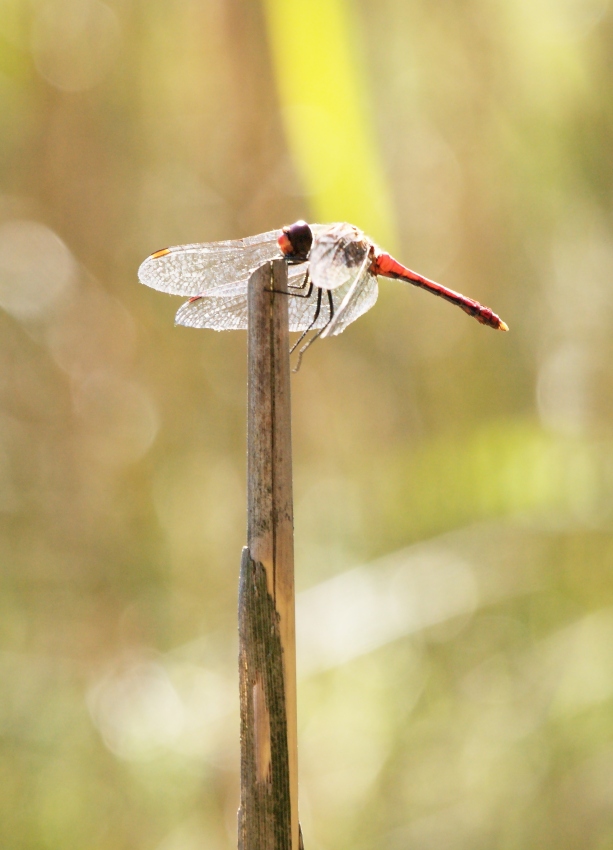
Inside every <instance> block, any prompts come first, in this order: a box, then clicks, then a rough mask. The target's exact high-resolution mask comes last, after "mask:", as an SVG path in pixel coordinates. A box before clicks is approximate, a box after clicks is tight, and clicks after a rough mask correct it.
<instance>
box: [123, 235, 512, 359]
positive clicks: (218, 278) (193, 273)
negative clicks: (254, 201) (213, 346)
mask: <svg viewBox="0 0 613 850" xmlns="http://www.w3.org/2000/svg"><path fill="white" fill-rule="evenodd" d="M279 258H284V259H285V260H286V261H287V264H288V285H287V293H284V294H286V295H287V298H288V316H289V329H290V331H300V332H302V335H301V337H300V338H299V340H298V342H297V343H296V344H295V345H294V346H293V348H292V351H293V350H294V349H295V348H296V346H297V345H298V344H299V343H300V342H301V341H302V339H304V337H305V336H306V335H307V334H308V333H309V331H314V332H315V333H314V335H313V336H312V337H311V339H310V340H309V342H308V343H307V345H306V346H305V347H304V348H303V349H301V351H300V354H299V357H301V356H302V354H303V353H304V350H306V348H307V347H308V346H309V345H310V344H311V343H312V342H314V340H315V338H322V339H323V338H325V337H329V336H336V335H338V334H340V333H342V332H343V331H344V330H345V328H346V327H348V325H350V324H351V323H352V322H355V320H356V319H358V318H359V317H360V316H362V315H364V313H366V312H367V311H368V310H370V309H371V307H373V306H374V305H375V303H376V301H377V295H378V285H377V278H378V277H387V278H393V279H396V280H400V281H403V282H404V283H408V284H411V285H412V286H417V287H419V288H421V289H425V290H426V291H428V292H431V293H432V294H433V295H437V296H439V297H440V298H444V299H445V300H446V301H449V302H450V303H451V304H455V305H456V306H458V307H460V308H461V309H462V310H464V312H465V313H468V315H469V316H473V317H474V318H475V319H476V320H477V321H478V322H480V323H481V324H483V325H487V326H488V327H491V328H494V329H496V330H501V331H508V329H509V328H508V325H507V324H506V323H505V322H503V321H502V319H501V318H500V317H499V316H497V315H496V313H494V312H493V311H492V310H491V309H490V308H489V307H484V306H483V305H481V304H480V303H479V302H478V301H474V300H473V299H472V298H467V297H466V296H465V295H461V294H460V293H459V292H454V290H452V289H448V288H447V287H445V286H442V285H441V284H440V283H436V282H435V281H433V280H429V279H428V278H427V277H423V276H422V275H420V274H417V272H414V271H411V269H409V268H407V267H406V266H403V265H402V264H401V263H399V262H398V261H397V260H395V259H394V258H393V257H392V256H391V255H390V254H388V253H387V252H385V251H383V250H382V249H381V248H379V247H378V246H377V245H376V244H375V243H374V242H373V241H372V240H371V239H369V238H368V237H367V236H366V235H365V234H364V233H363V232H362V231H361V230H360V229H359V228H357V227H355V226H354V225H352V224H347V223H346V222H338V223H335V224H307V223H306V222H304V221H296V222H294V223H293V224H291V225H288V226H286V227H283V228H281V229H279V230H269V231H267V232H266V233H260V234H258V235H257V236H249V237H246V238H244V239H235V240H230V241H222V242H203V243H195V244H191V245H177V246H174V247H170V248H163V249H162V250H161V251H155V253H153V254H151V256H149V257H147V259H146V260H145V261H144V262H143V263H142V264H141V266H140V268H139V270H138V277H139V280H140V281H141V283H144V284H146V285H147V286H151V287H153V288H154V289H157V290H160V291H161V292H167V293H169V294H171V295H182V296H188V298H189V300H188V301H186V302H185V303H184V304H183V305H182V306H181V307H180V308H179V310H178V312H177V314H176V317H175V323H176V324H178V325H184V326H186V327H191V328H210V329H212V330H216V331H223V330H240V329H244V328H246V327H247V289H248V284H249V278H250V277H251V274H252V273H253V271H255V269H257V268H259V267H260V266H262V265H264V264H265V263H268V262H270V261H271V260H274V259H279ZM299 362H300V361H299ZM298 365H299V364H298Z"/></svg>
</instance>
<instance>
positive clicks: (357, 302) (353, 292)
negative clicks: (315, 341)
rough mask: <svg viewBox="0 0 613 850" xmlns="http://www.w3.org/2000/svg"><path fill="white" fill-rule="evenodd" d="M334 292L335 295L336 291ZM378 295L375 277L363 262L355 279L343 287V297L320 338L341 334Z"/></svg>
mask: <svg viewBox="0 0 613 850" xmlns="http://www.w3.org/2000/svg"><path fill="white" fill-rule="evenodd" d="M334 294H335V295H336V291H335V293H334ZM340 294H341V293H339V295H340ZM378 295H379V287H378V286H377V278H376V276H375V275H374V274H372V273H371V272H370V270H369V265H368V264H366V263H365V264H364V266H363V268H362V269H361V270H360V272H359V273H358V275H357V276H356V278H355V280H353V281H351V282H350V283H349V284H346V285H345V286H344V287H343V298H342V300H340V299H339V301H340V303H339V305H338V308H337V309H335V312H334V317H333V319H332V321H331V322H330V324H329V325H328V327H327V328H326V329H325V330H324V332H323V333H322V335H321V336H322V338H323V337H327V336H338V334H341V333H342V332H343V331H344V330H345V328H346V327H347V326H348V325H350V324H351V323H352V322H355V320H356V319H359V318H360V316H363V315H364V313H367V312H368V310H370V308H371V307H374V306H375V304H376V302H377V296H378Z"/></svg>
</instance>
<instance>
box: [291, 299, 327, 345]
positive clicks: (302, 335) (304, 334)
mask: <svg viewBox="0 0 613 850" xmlns="http://www.w3.org/2000/svg"><path fill="white" fill-rule="evenodd" d="M310 288H311V289H312V288H313V284H311V287H310ZM322 291H323V290H321V289H318V290H317V306H316V307H315V315H314V316H313V320H312V321H311V323H310V325H309V326H308V328H307V329H306V331H303V332H302V333H301V334H300V336H299V337H298V339H297V340H296V342H295V343H294V344H293V345H292V347H291V348H290V350H289V353H290V354H293V353H294V351H295V350H296V349H297V348H298V346H299V345H300V343H301V342H302V340H303V339H304V338H305V336H306V335H307V334H308V332H309V331H310V330H311V328H312V327H313V325H314V324H315V322H316V321H317V319H318V318H319V312H320V310H321V293H322Z"/></svg>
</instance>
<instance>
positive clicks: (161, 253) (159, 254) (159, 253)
mask: <svg viewBox="0 0 613 850" xmlns="http://www.w3.org/2000/svg"><path fill="white" fill-rule="evenodd" d="M166 254H170V248H162V250H161V251H156V252H155V253H154V254H152V255H151V256H150V257H149V259H150V260H157V258H158V257H164V256H165V255H166Z"/></svg>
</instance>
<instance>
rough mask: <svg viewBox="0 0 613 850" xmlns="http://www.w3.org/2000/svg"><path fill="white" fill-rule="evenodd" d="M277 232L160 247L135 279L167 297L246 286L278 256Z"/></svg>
mask: <svg viewBox="0 0 613 850" xmlns="http://www.w3.org/2000/svg"><path fill="white" fill-rule="evenodd" d="M280 232H281V231H280V230H270V231H268V232H267V233H260V234H259V235H258V236H251V237H248V238H246V239H235V240H232V241H227V242H202V243H196V244H193V245H177V246H175V247H172V248H164V249H163V250H162V251H156V252H155V253H154V254H152V255H151V256H150V257H147V259H146V260H145V261H144V262H143V263H142V264H141V266H140V268H139V270H138V278H139V280H140V282H141V283H144V284H146V285H147V286H151V287H153V288H154V289H158V290H160V291H161V292H168V293H170V294H171V295H189V296H195V295H201V294H203V293H205V292H207V291H210V290H214V289H216V288H217V287H220V286H227V285H228V284H241V283H243V282H244V285H245V286H246V283H247V280H248V279H249V276H250V275H251V273H252V272H253V271H254V270H255V269H257V268H258V267H259V266H261V265H262V264H263V263H265V262H268V261H269V260H273V259H275V258H277V257H281V252H280V250H279V246H278V245H277V238H278V236H279V234H280ZM227 292H228V291H227ZM207 327H208V326H207Z"/></svg>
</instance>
